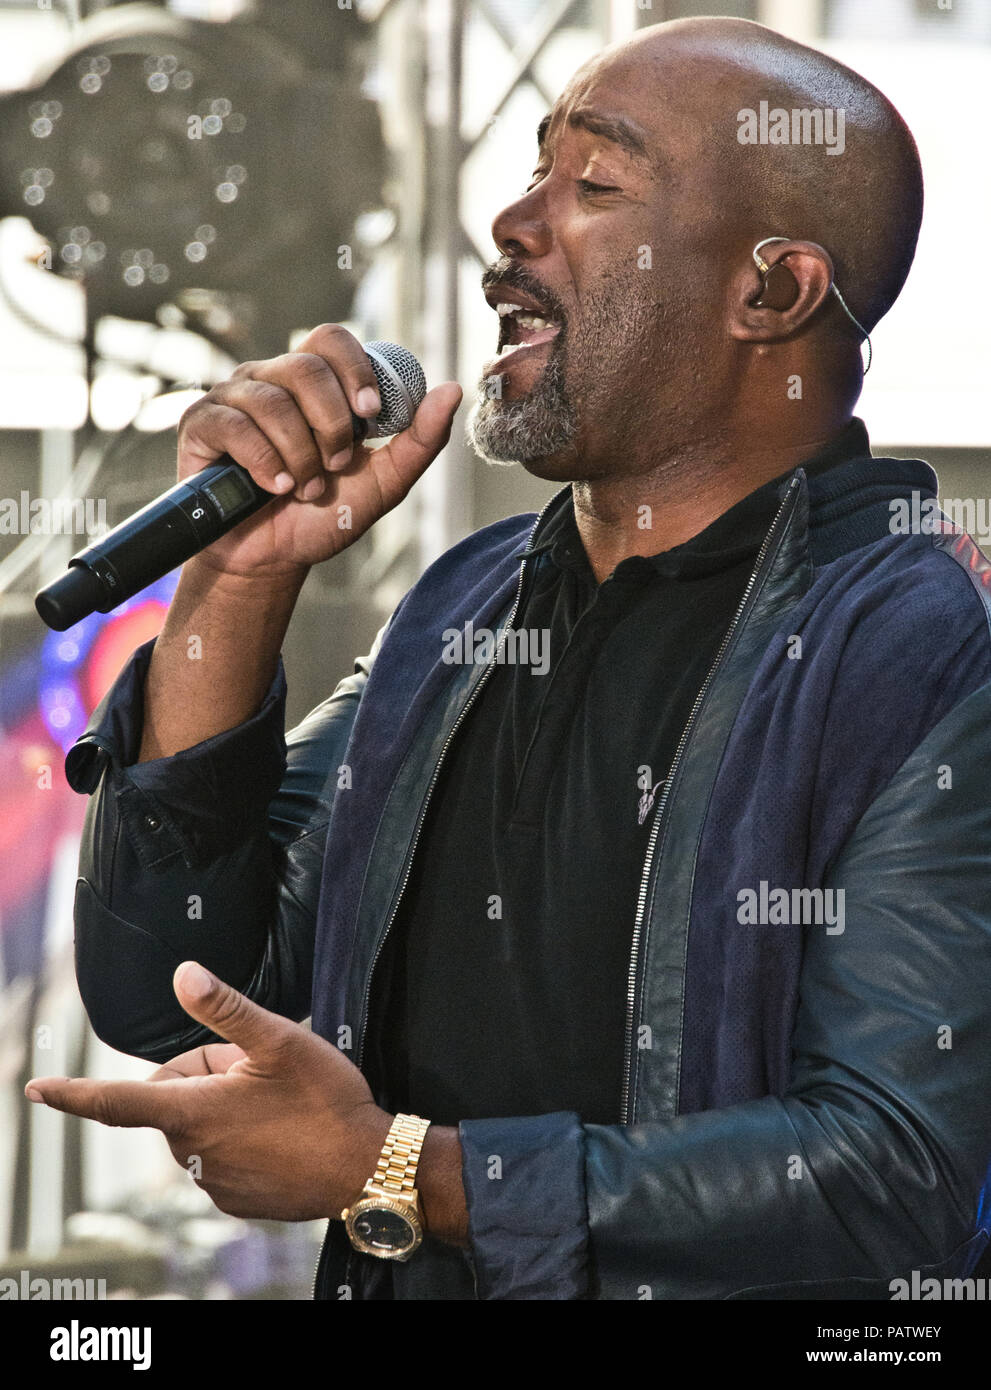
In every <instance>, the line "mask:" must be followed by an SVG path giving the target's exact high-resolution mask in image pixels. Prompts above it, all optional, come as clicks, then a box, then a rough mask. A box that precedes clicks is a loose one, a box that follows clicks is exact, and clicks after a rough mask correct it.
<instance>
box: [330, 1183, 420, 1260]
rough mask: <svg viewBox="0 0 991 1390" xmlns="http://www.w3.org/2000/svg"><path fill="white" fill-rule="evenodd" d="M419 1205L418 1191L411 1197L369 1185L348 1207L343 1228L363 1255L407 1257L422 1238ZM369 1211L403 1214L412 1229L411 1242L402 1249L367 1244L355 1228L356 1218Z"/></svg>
mask: <svg viewBox="0 0 991 1390" xmlns="http://www.w3.org/2000/svg"><path fill="white" fill-rule="evenodd" d="M417 1206H418V1203H417V1198H416V1191H415V1190H414V1191H413V1192H412V1193H411V1194H410V1196H409V1197H397V1196H395V1195H393V1194H392V1193H390V1192H386V1191H384V1189H382V1188H380V1187H370V1186H369V1187H366V1188H365V1190H364V1192H363V1193H362V1195H361V1197H359V1199H358V1200H357V1201H356V1202H354V1203H353V1204H352V1205H351V1206H350V1207H348V1208H347V1212H346V1214H345V1215H344V1228H345V1230H346V1231H347V1234H348V1239H349V1240H350V1242H351V1244H352V1245H353V1246H354V1248H355V1249H356V1250H358V1251H360V1252H361V1253H362V1254H364V1255H374V1256H375V1257H376V1258H377V1259H380V1260H400V1261H404V1260H408V1259H409V1258H410V1256H411V1255H412V1254H414V1252H415V1251H416V1250H417V1249H418V1248H419V1246H420V1244H421V1243H422V1241H423V1226H422V1225H421V1224H420V1216H419V1212H418V1210H417ZM366 1211H388V1212H391V1213H392V1214H393V1215H394V1216H399V1217H402V1219H403V1220H404V1221H405V1222H406V1224H407V1225H408V1226H409V1228H410V1230H411V1231H412V1232H413V1241H412V1244H411V1245H408V1246H405V1247H404V1248H403V1249H402V1250H383V1249H381V1248H380V1247H379V1246H373V1245H370V1244H368V1242H367V1241H365V1240H363V1239H362V1237H361V1236H360V1235H358V1233H357V1231H356V1230H355V1229H354V1223H355V1221H356V1220H357V1218H358V1217H359V1216H361V1215H362V1214H363V1213H364V1212H366Z"/></svg>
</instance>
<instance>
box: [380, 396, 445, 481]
mask: <svg viewBox="0 0 991 1390" xmlns="http://www.w3.org/2000/svg"><path fill="white" fill-rule="evenodd" d="M461 395H462V391H461V387H460V386H459V385H458V383H457V382H456V381H445V382H444V383H443V384H442V385H441V386H435V387H434V388H433V390H432V391H428V392H427V394H426V395H425V396H424V398H423V400H422V401H421V402H420V404H419V406H418V407H417V411H416V414H415V415H414V416H413V420H412V422H411V424H410V425H409V427H408V428H407V429H405V430H403V432H402V434H397V435H396V436H395V438H393V439H391V440H390V441H389V443H388V444H384V445H383V446H382V447H381V448H380V449H376V450H375V460H376V465H377V467H376V471H379V470H380V469H381V465H382V464H383V463H384V464H387V465H388V467H389V470H390V471H391V473H392V476H393V478H394V480H395V486H396V487H397V488H398V489H401V491H400V492H399V495H398V496H397V497H388V498H387V499H386V500H387V503H388V506H389V507H394V506H395V505H396V503H397V502H401V501H402V499H403V497H405V495H406V493H407V492H409V490H410V488H411V487H412V486H413V484H414V483H415V482H416V480H417V478H419V476H420V474H421V473H424V472H426V469H427V467H428V466H429V464H431V463H432V462H433V460H434V459H435V458H436V457H437V455H438V454H439V453H440V451H441V449H443V447H444V445H445V444H446V443H447V441H448V439H449V438H450V437H451V426H452V425H453V424H454V416H455V413H456V412H457V409H458V406H459V405H460V404H461ZM390 491H391V489H390Z"/></svg>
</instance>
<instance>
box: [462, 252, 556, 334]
mask: <svg viewBox="0 0 991 1390" xmlns="http://www.w3.org/2000/svg"><path fill="white" fill-rule="evenodd" d="M498 288H504V289H512V290H519V291H520V292H521V294H529V295H532V297H533V298H534V299H536V300H539V301H540V303H541V304H542V305H543V307H544V308H545V309H546V310H547V316H548V317H549V318H552V319H553V320H554V322H555V323H559V324H560V325H561V328H562V330H563V329H564V327H565V323H566V318H567V316H566V314H565V311H564V305H563V304H562V303H561V301H560V300H559V299H558V298H557V296H556V295H555V294H554V293H552V291H551V290H549V289H548V288H547V286H546V285H544V284H542V283H541V281H540V280H538V279H537V277H536V276H535V275H531V274H530V272H529V271H528V270H524V268H523V267H522V266H521V265H519V264H517V263H516V262H515V261H511V260H508V259H507V260H499V261H495V262H493V264H492V265H490V266H488V267H486V269H485V271H484V272H483V274H482V291H483V293H484V292H485V291H487V290H493V289H498Z"/></svg>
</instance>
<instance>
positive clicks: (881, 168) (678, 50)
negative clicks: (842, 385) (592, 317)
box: [574, 18, 923, 329]
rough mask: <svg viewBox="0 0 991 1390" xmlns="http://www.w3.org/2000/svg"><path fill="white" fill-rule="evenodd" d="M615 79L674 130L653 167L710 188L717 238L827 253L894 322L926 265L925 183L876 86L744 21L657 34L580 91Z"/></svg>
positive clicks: (665, 27)
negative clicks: (919, 256)
mask: <svg viewBox="0 0 991 1390" xmlns="http://www.w3.org/2000/svg"><path fill="white" fill-rule="evenodd" d="M606 68H608V69H610V76H611V77H612V78H619V79H620V80H621V81H622V77H623V74H624V72H625V73H627V74H628V75H629V77H630V79H631V81H634V80H635V82H636V84H637V86H638V87H641V89H642V84H646V88H647V90H648V91H650V92H651V93H652V95H653V99H654V101H655V102H656V103H657V107H658V108H659V109H660V110H661V111H662V112H663V115H664V123H665V124H666V125H667V126H668V130H667V132H666V134H665V138H664V139H663V144H662V148H661V149H659V150H656V151H654V153H655V155H656V156H657V157H658V158H659V159H660V160H662V161H663V162H664V164H665V165H666V166H667V167H666V172H667V173H668V174H669V175H670V176H671V177H674V178H683V179H696V178H702V179H704V180H705V182H706V184H707V186H708V190H709V192H710V193H711V202H710V210H711V213H712V215H713V218H714V225H715V226H722V227H723V228H724V229H725V231H726V233H727V234H728V236H729V237H732V236H734V234H735V233H738V234H739V240H740V243H741V245H742V244H743V243H747V242H749V245H750V246H751V247H752V246H753V245H754V244H755V243H756V242H757V241H760V240H761V239H763V238H764V237H766V236H787V237H791V238H796V239H802V240H807V241H814V242H817V243H819V244H820V245H822V246H823V247H824V248H825V249H826V250H827V251H828V252H829V254H830V256H831V257H832V260H833V263H834V266H835V268H836V281H837V284H838V285H839V286H840V287H841V289H842V291H843V294H844V297H845V298H846V300H847V303H848V304H849V305H850V307H851V309H852V310H853V313H854V314H855V316H856V317H857V318H858V319H859V320H860V322H861V323H862V324H864V326H865V327H866V328H868V329H870V328H873V327H874V325H875V324H876V323H877V321H878V320H879V319H880V318H881V317H883V315H884V314H886V313H887V311H888V309H889V308H890V307H891V305H892V304H893V303H894V301H895V299H896V298H897V296H898V294H899V293H900V291H901V288H902V286H903V285H904V283H905V279H906V277H907V275H908V272H909V268H910V266H911V264H912V259H913V256H914V254H915V246H916V242H917V240H918V235H919V225H920V222H921V218H922V201H923V193H922V169H921V166H920V163H919V155H918V150H917V149H916V145H915V141H914V140H913V138H912V134H911V132H910V131H909V129H908V126H907V125H906V124H905V122H904V120H903V119H902V117H901V116H900V115H899V113H898V111H897V110H896V109H895V107H894V106H893V105H892V103H891V102H890V101H889V100H888V99H887V97H885V96H884V95H883V93H881V92H880V91H879V90H878V89H877V88H876V87H875V86H873V85H872V83H870V82H868V81H867V80H866V79H865V78H863V77H861V76H860V75H859V74H858V73H856V72H854V71H852V69H850V68H848V67H845V66H844V65H843V64H842V63H839V62H837V61H836V60H835V59H833V58H830V57H828V56H827V55H826V54H824V53H821V52H819V51H818V50H816V49H813V48H808V47H806V46H805V45H804V44H800V43H796V42H794V41H793V40H792V39H789V38H786V37H785V36H784V35H782V34H778V33H776V32H775V31H773V30H771V29H767V28H765V27H764V26H763V25H760V24H753V23H751V22H750V21H749V20H743V19H724V18H711V19H704V18H703V19H685V20H674V21H672V22H671V23H667V24H658V25H655V26H653V27H651V28H649V29H644V30H642V31H641V32H640V33H639V34H637V35H636V36H635V37H634V38H632V39H630V40H629V41H628V42H626V43H624V44H621V45H617V46H615V47H613V48H611V49H607V50H606V51H605V52H604V53H602V54H600V55H599V56H598V57H597V58H596V59H594V60H593V62H592V63H591V64H589V65H588V66H587V67H586V69H584V70H583V72H582V73H579V74H577V75H576V78H575V79H574V80H575V81H581V80H582V79H583V77H584V76H586V75H588V74H590V73H591V72H592V71H595V70H600V71H601V70H603V69H606ZM762 104H763V105H762ZM751 113H752V116H751ZM817 135H818V137H819V139H820V140H821V141H822V143H818V144H817V143H813V141H814V139H815V137H816V136H817ZM668 137H670V138H668ZM827 142H828V143H827ZM837 326H838V327H840V326H842V321H841V320H840V318H839V316H837Z"/></svg>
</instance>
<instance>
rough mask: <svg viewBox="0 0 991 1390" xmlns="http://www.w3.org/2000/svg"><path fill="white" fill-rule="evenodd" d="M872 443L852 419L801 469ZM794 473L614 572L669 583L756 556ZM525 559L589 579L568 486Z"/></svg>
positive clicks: (815, 470)
mask: <svg viewBox="0 0 991 1390" xmlns="http://www.w3.org/2000/svg"><path fill="white" fill-rule="evenodd" d="M870 451H871V449H870V439H869V437H868V434H867V429H866V427H865V425H864V423H863V421H862V420H860V419H858V418H857V417H854V418H853V419H851V420H850V421H848V423H847V424H846V425H845V426H844V427H843V429H842V430H841V431H840V433H839V434H837V435H836V437H835V438H834V439H832V440H830V441H829V443H827V444H825V445H823V447H822V448H821V449H818V450H816V452H815V453H814V454H811V455H810V456H809V457H808V458H807V459H805V460H804V461H803V462H802V463H801V464H798V465H796V467H800V468H802V469H804V471H805V473H806V474H807V475H809V476H815V475H817V474H820V473H824V472H825V471H826V470H827V469H829V468H832V467H834V466H835V465H836V464H839V463H846V462H849V461H850V460H851V459H854V458H859V457H863V456H865V455H869V454H870ZM794 472H795V469H794V468H792V469H789V470H788V472H786V473H782V474H780V475H779V476H778V477H776V478H771V479H769V481H768V482H766V483H762V484H761V486H760V487H758V488H756V489H755V490H754V491H753V492H751V493H748V494H747V496H746V497H743V498H741V499H740V501H739V502H736V503H734V505H733V506H732V507H730V508H729V509H728V510H727V511H725V512H723V514H722V515H721V516H718V517H716V519H715V520H714V521H712V522H710V524H709V525H708V526H707V527H705V529H704V530H702V531H700V532H699V533H698V535H696V536H692V537H690V539H689V540H687V541H684V542H683V543H682V544H681V545H676V546H672V547H671V548H670V549H668V550H662V551H659V552H658V553H657V554H656V555H632V556H628V557H627V559H625V560H622V561H621V562H620V563H619V564H618V565H617V566H616V569H615V571H614V574H616V575H618V576H629V577H631V578H632V577H635V576H636V577H643V578H648V577H650V576H651V575H653V574H662V575H666V576H667V577H669V578H673V577H675V576H678V575H681V576H684V577H690V576H692V575H699V574H706V573H712V572H714V571H717V570H721V569H726V568H728V567H729V566H731V565H733V564H737V563H739V562H740V561H741V560H743V559H745V558H747V557H749V556H750V555H752V554H755V553H756V551H757V550H758V549H759V548H760V544H761V542H762V540H763V538H764V535H765V534H766V532H767V529H768V527H769V526H770V524H771V521H772V519H773V517H774V513H775V512H776V511H777V508H778V505H779V503H780V494H781V484H782V483H783V482H784V481H785V480H786V479H788V478H790V477H791V476H792V474H793V473H794ZM526 553H527V555H539V554H544V553H548V554H549V556H550V559H551V560H552V561H553V563H554V564H555V565H557V567H558V568H559V569H570V570H575V571H578V572H579V573H585V574H588V575H591V573H592V571H591V566H590V564H589V561H588V556H587V555H586V553H585V547H584V545H583V543H582V539H581V534H580V532H579V530H578V526H577V523H576V521H575V508H574V494H573V491H572V488H571V486H570V484H569V485H568V486H566V487H564V488H562V489H561V491H560V492H559V493H558V494H557V496H556V497H554V498H553V499H552V500H551V502H550V504H549V506H548V509H547V513H546V515H545V517H544V521H543V525H542V526H541V528H540V538H539V540H536V542H535V544H534V545H533V547H532V548H531V549H529V550H528V551H527V552H526Z"/></svg>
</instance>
